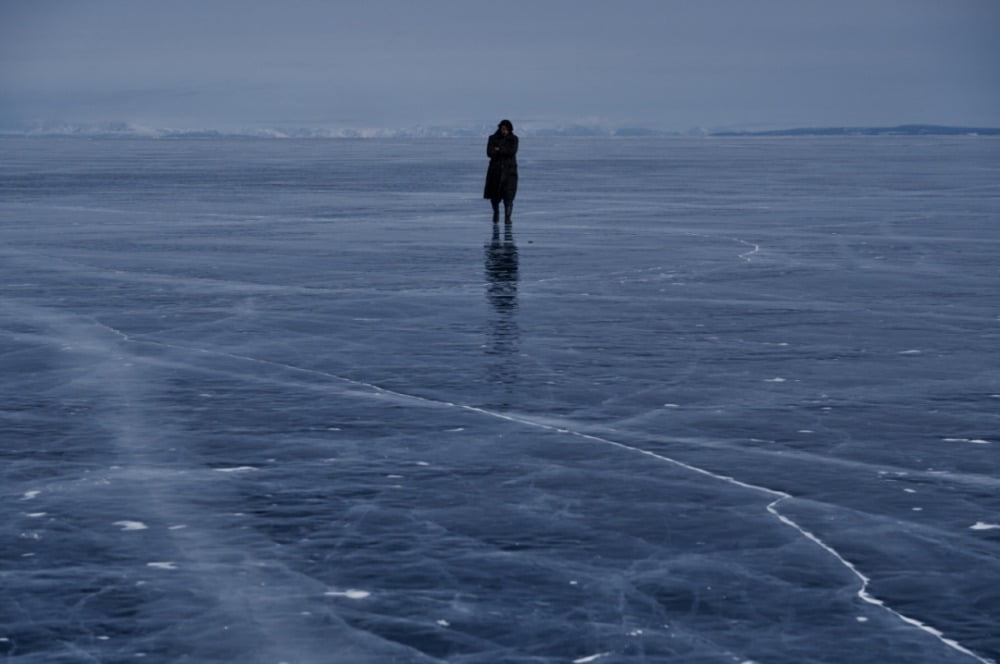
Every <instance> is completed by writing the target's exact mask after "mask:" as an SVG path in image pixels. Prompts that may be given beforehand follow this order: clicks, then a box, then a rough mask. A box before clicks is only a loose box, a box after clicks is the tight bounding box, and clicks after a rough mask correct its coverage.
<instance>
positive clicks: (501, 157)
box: [483, 120, 517, 224]
mask: <svg viewBox="0 0 1000 664" xmlns="http://www.w3.org/2000/svg"><path fill="white" fill-rule="evenodd" d="M516 155H517V136H515V135H514V125H513V124H511V122H510V120H501V121H500V124H498V125H497V130H496V132H494V133H493V135H492V136H490V138H489V140H488V141H487V142H486V156H488V157H489V158H490V166H489V168H488V169H487V171H486V186H485V187H484V188H483V198H487V199H489V201H490V203H491V204H492V205H493V223H494V224H495V223H497V222H498V221H500V201H503V220H504V223H505V224H509V223H510V215H511V212H513V210H514V197H515V196H516V195H517V158H516Z"/></svg>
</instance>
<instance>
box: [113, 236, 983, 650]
mask: <svg viewBox="0 0 1000 664" xmlns="http://www.w3.org/2000/svg"><path fill="white" fill-rule="evenodd" d="M740 241H741V242H742V240H740ZM754 246H756V245H754ZM95 322H97V324H98V325H100V326H101V327H103V328H105V329H107V330H108V331H110V332H112V333H114V334H115V335H117V336H119V337H120V338H122V339H123V340H125V341H126V342H129V343H137V344H141V343H149V344H152V345H155V346H160V347H165V348H174V349H177V350H183V351H185V352H197V353H203V354H209V355H215V356H218V357H226V358H230V359H235V360H240V361H245V362H252V363H256V364H263V365H268V366H272V367H277V368H282V369H286V370H289V371H293V372H297V373H305V374H309V375H314V376H324V377H326V378H329V379H334V380H337V381H339V382H342V383H347V384H350V385H353V386H356V387H362V388H365V389H368V390H370V391H372V392H374V393H375V394H377V395H380V396H389V397H392V398H395V399H398V400H401V401H405V402H411V403H413V402H415V403H419V404H421V405H424V406H430V407H436V408H442V407H450V408H458V409H461V410H465V411H467V412H472V413H477V414H480V415H484V416H487V417H492V418H495V419H501V420H505V421H508V422H515V423H517V424H521V425H524V426H529V427H534V428H537V429H544V430H546V431H553V432H556V433H560V434H567V435H572V436H576V437H578V438H582V439H584V440H588V441H591V442H595V443H600V444H602V445H610V446H612V447H616V448H618V449H622V450H627V451H629V452H633V453H636V454H642V455H644V456H648V457H650V458H653V459H656V460H658V461H662V462H665V463H669V464H672V465H674V466H677V467H679V468H683V469H685V470H687V471H690V472H692V473H696V474H699V475H703V476H705V477H709V478H711V479H714V480H717V481H721V482H726V483H728V484H731V485H733V486H737V487H740V488H743V489H747V490H749V491H753V492H756V493H762V494H765V495H767V496H771V497H773V498H774V500H772V501H771V502H770V503H769V504H768V505H767V507H766V510H767V512H768V513H769V514H771V515H772V516H773V517H774V518H775V519H777V520H778V521H779V522H780V523H782V524H784V525H785V526H788V527H789V528H792V529H793V530H795V531H796V532H798V533H799V534H800V535H802V536H803V537H805V538H806V539H808V540H809V541H811V542H812V543H813V544H815V545H816V546H818V547H819V548H820V549H822V550H823V551H825V552H827V553H828V554H829V555H831V556H832V557H833V558H834V559H836V560H837V562H839V563H840V564H841V565H842V566H844V567H845V568H847V570H848V571H850V572H851V574H853V575H854V576H855V577H856V578H857V579H858V581H859V582H860V583H861V586H860V588H859V589H858V591H857V593H856V595H857V597H858V598H859V599H861V600H862V601H863V602H865V603H867V604H870V605H873V606H876V607H878V608H880V609H882V610H884V611H887V612H888V613H890V614H891V615H893V616H895V617H896V618H897V619H898V620H900V621H902V622H903V623H905V624H907V625H910V626H911V627H915V628H916V629H919V630H921V631H923V632H925V633H926V634H929V635H931V636H933V637H934V638H936V639H937V640H938V641H940V642H941V643H942V644H944V645H946V646H948V647H949V648H952V649H953V650H956V651H958V652H961V653H962V654H965V655H968V656H969V657H971V658H973V659H975V660H977V661H978V662H980V663H981V664H994V662H993V661H992V660H990V659H987V658H985V657H981V656H980V655H978V654H976V653H975V652H973V651H971V650H969V649H968V648H966V647H965V646H963V645H962V644H960V643H959V642H958V641H955V640H954V639H950V638H948V637H946V636H945V635H944V633H943V632H941V631H940V630H938V629H936V628H934V627H931V626H930V625H927V624H926V623H923V622H921V621H920V620H917V619H916V618H912V617H910V616H907V615H905V614H903V613H900V612H899V611H897V610H895V609H893V608H892V607H891V606H889V605H887V604H886V603H885V602H884V601H883V600H881V599H879V598H878V597H875V596H874V595H872V594H871V593H870V592H869V590H868V588H869V585H870V584H871V579H870V578H869V577H867V576H865V575H864V574H863V573H862V572H861V571H860V570H859V569H858V568H857V567H856V566H855V565H854V563H852V562H851V561H849V560H847V559H846V558H845V557H844V556H843V555H841V554H840V552H838V551H837V550H836V549H835V548H833V547H832V546H830V545H829V544H827V543H826V542H824V541H823V540H822V539H821V538H820V537H819V536H817V535H816V534H814V533H813V532H812V531H810V530H808V529H806V528H805V527H804V526H802V525H800V524H799V523H797V522H796V521H795V520H793V519H792V518H790V517H788V516H786V515H785V514H782V513H781V512H780V511H779V510H778V505H780V504H781V503H782V502H784V501H786V500H790V499H793V498H794V496H792V495H791V494H789V493H786V492H784V491H779V490H776V489H771V488H768V487H765V486H760V485H757V484H752V483H749V482H744V481H742V480H738V479H736V478H735V477H731V476H729V475H723V474H720V473H715V472H712V471H710V470H707V469H705V468H701V467H699V466H695V465H692V464H689V463H685V462H683V461H680V460H679V459H674V458H672V457H668V456H665V455H663V454H658V453H656V452H653V451H651V450H646V449H643V448H641V447H635V446H633V445H628V444H625V443H622V442H619V441H615V440H611V439H610V438H603V437H601V436H595V435H593V434H588V433H584V432H582V431H577V430H575V429H570V428H567V427H563V426H557V425H553V424H546V423H544V422H539V421H537V420H533V419H530V418H526V417H519V416H516V415H511V414H508V413H502V412H498V411H493V410H489V409H486V408H480V407H478V406H472V405H469V404H461V403H453V402H450V401H442V400H439V399H432V398H427V397H421V396H418V395H413V394H406V393H404V392H397V391H395V390H390V389H386V388H384V387H380V386H378V385H375V384H373V383H368V382H365V381H362V380H357V379H354V378H347V377H345V376H340V375H337V374H333V373H330V372H327V371H321V370H318V369H308V368H305V367H300V366H296V365H292V364H286V363H284V362H277V361H274V360H265V359H260V358H256V357H251V356H247V355H239V354H236V353H227V352H225V351H218V350H209V349H204V348H195V347H189V346H182V345H178V344H171V343H167V342H162V341H157V340H151V339H137V338H133V337H131V336H130V335H128V334H127V333H125V332H122V331H121V330H117V329H115V328H113V327H111V326H108V325H106V324H104V323H101V322H99V321H95ZM154 564H156V565H159V563H154ZM602 654H603V653H602Z"/></svg>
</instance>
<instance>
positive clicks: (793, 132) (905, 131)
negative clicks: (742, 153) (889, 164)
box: [711, 124, 1000, 136]
mask: <svg viewBox="0 0 1000 664" xmlns="http://www.w3.org/2000/svg"><path fill="white" fill-rule="evenodd" d="M711 135H712V136H1000V128H996V127H945V126H941V125H923V124H913V125H899V126H896V127H809V128H802V129H778V130H773V131H719V132H712V133H711Z"/></svg>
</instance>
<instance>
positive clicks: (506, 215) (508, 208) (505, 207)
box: [503, 203, 514, 224]
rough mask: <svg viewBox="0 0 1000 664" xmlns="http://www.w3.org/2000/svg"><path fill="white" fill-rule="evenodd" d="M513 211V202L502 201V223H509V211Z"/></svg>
mask: <svg viewBox="0 0 1000 664" xmlns="http://www.w3.org/2000/svg"><path fill="white" fill-rule="evenodd" d="M513 211H514V204H513V203H504V204H503V223H505V224H509V223H510V213H511V212H513Z"/></svg>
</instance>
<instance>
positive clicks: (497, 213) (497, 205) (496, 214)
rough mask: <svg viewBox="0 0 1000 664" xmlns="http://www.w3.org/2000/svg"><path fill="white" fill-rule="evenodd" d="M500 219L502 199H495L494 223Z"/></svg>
mask: <svg viewBox="0 0 1000 664" xmlns="http://www.w3.org/2000/svg"><path fill="white" fill-rule="evenodd" d="M498 221H500V201H493V223H494V224H495V223H497V222H498Z"/></svg>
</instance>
